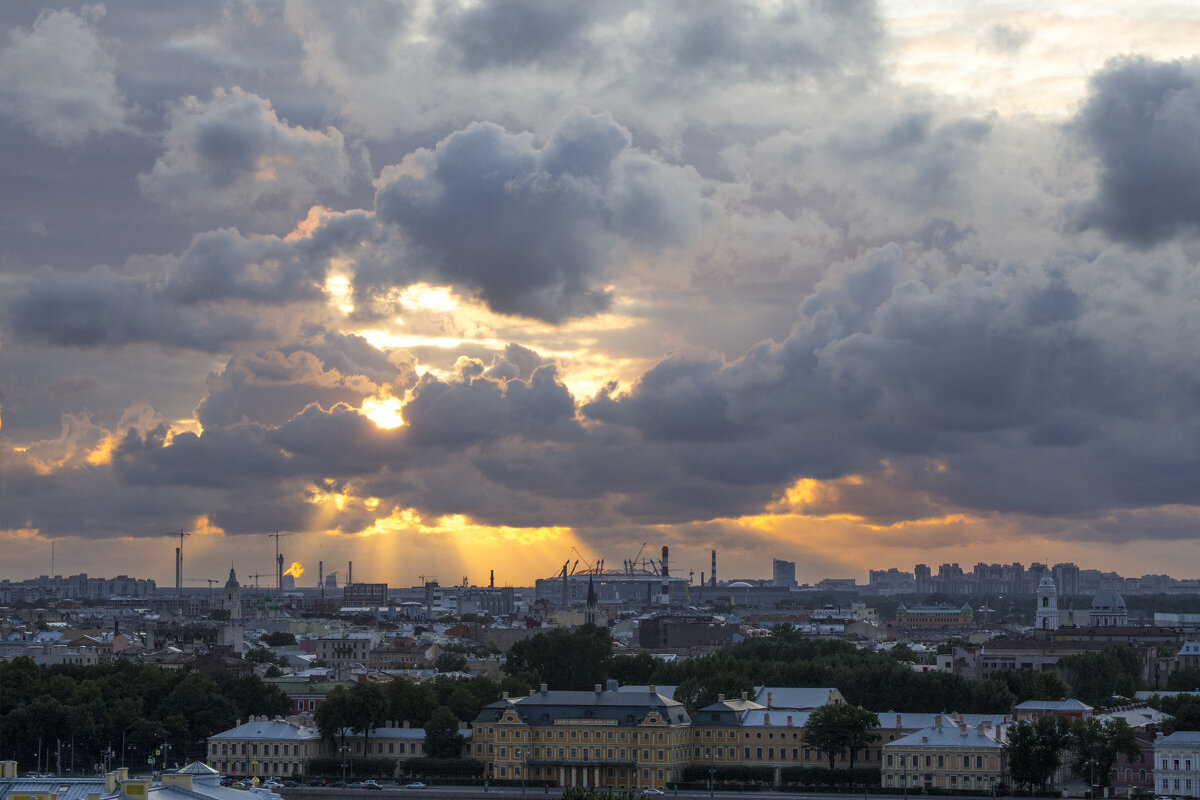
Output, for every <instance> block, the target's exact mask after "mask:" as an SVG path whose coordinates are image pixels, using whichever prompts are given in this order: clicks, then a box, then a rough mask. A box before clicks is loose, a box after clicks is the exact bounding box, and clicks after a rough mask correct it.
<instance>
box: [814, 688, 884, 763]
mask: <svg viewBox="0 0 1200 800" xmlns="http://www.w3.org/2000/svg"><path fill="white" fill-rule="evenodd" d="M878 727H879V717H878V715H876V714H875V712H874V711H867V710H866V709H865V708H859V707H858V706H851V705H845V704H838V705H833V704H829V705H824V706H821V707H820V708H818V709H817V710H816V711H814V712H812V713H811V714H809V715H808V722H806V723H804V742H805V744H807V745H809V746H811V747H813V748H815V749H816V750H817V751H818V752H820V753H824V754H825V757H826V758H828V759H829V769H830V770H832V769H833V768H834V762H836V761H837V758H838V756H840V755H842V753H844V752H846V751H849V759H848V760H849V766H850V768H851V769H853V768H854V758H855V755H856V754H857V752H858V751H859V750H862V749H864V748H865V747H866V746H867V745H868V744H870V743H871V742H873V741H875V740H876V739H878V738H879V735H878V734H876V733H873V732H872V729H873V728H878Z"/></svg>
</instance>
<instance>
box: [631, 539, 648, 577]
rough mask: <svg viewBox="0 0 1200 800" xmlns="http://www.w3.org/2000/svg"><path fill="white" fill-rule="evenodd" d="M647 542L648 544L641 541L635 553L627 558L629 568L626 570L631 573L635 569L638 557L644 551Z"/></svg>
mask: <svg viewBox="0 0 1200 800" xmlns="http://www.w3.org/2000/svg"><path fill="white" fill-rule="evenodd" d="M647 544H649V542H642V546H641V547H639V548H638V551H637V555H636V556H634V557H633V558H631V559H630V560H629V562H628V563H629V569H628V570H627V572H630V573H632V572H633V571H634V570H635V569H637V563H638V559H639V558H641V557H642V553H644V552H645V551H646V545H647Z"/></svg>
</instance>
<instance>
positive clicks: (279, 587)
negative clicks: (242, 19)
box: [267, 531, 295, 592]
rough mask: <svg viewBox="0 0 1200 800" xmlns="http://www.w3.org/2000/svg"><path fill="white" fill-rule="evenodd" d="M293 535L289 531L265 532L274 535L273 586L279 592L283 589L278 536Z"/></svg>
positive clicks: (281, 557)
mask: <svg viewBox="0 0 1200 800" xmlns="http://www.w3.org/2000/svg"><path fill="white" fill-rule="evenodd" d="M294 535H295V534H291V533H280V532H279V531H275V532H274V533H268V534H267V536H273V537H275V588H276V589H277V590H278V591H280V592H282V591H283V556H281V555H279V537H280V536H294Z"/></svg>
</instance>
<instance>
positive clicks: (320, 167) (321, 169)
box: [138, 86, 351, 218]
mask: <svg viewBox="0 0 1200 800" xmlns="http://www.w3.org/2000/svg"><path fill="white" fill-rule="evenodd" d="M167 125H168V128H167V131H166V133H165V134H164V136H163V144H164V152H163V154H162V156H161V157H160V158H159V159H158V160H157V161H156V162H155V163H154V168H153V169H151V170H150V171H149V172H147V173H143V174H141V175H139V176H138V184H139V186H140V187H141V189H142V191H143V192H144V193H145V194H146V195H147V196H148V197H150V198H151V199H153V200H157V201H160V202H164V203H166V204H168V205H169V206H171V207H172V208H173V209H175V210H177V211H184V212H202V213H205V214H208V215H219V216H222V217H225V218H229V217H232V218H239V217H241V216H243V215H245V214H246V213H250V214H252V215H261V214H265V213H267V212H270V211H272V210H279V209H283V210H286V211H288V212H291V213H290V215H291V216H293V217H294V215H295V214H296V213H297V212H299V211H301V210H302V209H304V208H307V206H308V204H309V203H311V202H312V201H313V200H315V199H316V197H317V195H318V193H319V192H321V191H324V190H331V191H335V192H341V193H345V191H346V190H347V188H348V184H349V177H350V171H351V162H350V158H349V157H348V156H347V153H346V144H345V141H344V139H343V138H342V134H341V132H340V131H338V130H337V129H335V128H326V129H325V130H323V131H314V130H308V129H305V128H301V127H298V126H294V125H289V124H288V123H287V122H286V121H284V120H280V119H279V117H278V116H277V115H276V113H275V109H273V108H272V107H271V103H270V101H269V100H267V99H265V98H262V97H259V96H258V95H255V94H253V93H251V92H246V91H243V90H242V89H240V88H238V87H236V86H235V87H234V88H233V89H232V90H230V91H225V90H223V89H217V90H215V91H214V92H213V97H212V99H211V100H210V101H208V102H204V101H201V100H199V99H197V98H195V97H185V98H183V100H182V101H181V102H180V104H179V105H177V106H175V107H174V108H173V109H171V110H170V111H169V112H167Z"/></svg>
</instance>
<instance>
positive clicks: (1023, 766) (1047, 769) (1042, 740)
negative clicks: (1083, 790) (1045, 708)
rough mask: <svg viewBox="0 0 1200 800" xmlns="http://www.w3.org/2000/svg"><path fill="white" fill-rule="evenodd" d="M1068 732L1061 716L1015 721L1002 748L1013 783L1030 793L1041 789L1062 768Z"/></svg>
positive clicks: (1066, 724)
mask: <svg viewBox="0 0 1200 800" xmlns="http://www.w3.org/2000/svg"><path fill="white" fill-rule="evenodd" d="M1069 733H1070V726H1069V724H1068V722H1067V720H1066V719H1064V718H1063V717H1056V716H1053V715H1049V714H1046V715H1043V716H1040V717H1038V718H1037V719H1036V720H1034V721H1032V722H1030V721H1028V720H1022V721H1021V722H1018V723H1017V724H1016V725H1015V726H1014V727H1013V728H1012V730H1011V731H1010V732H1009V736H1008V741H1007V742H1006V743H1005V745H1004V752H1005V755H1006V757H1007V759H1006V760H1007V761H1008V771H1009V774H1010V775H1011V776H1012V779H1013V783H1014V784H1016V785H1018V786H1028V787H1029V789H1030V790H1031V791H1032V790H1033V789H1035V788H1039V787H1042V786H1044V785H1045V784H1046V782H1047V781H1049V780H1050V778H1051V777H1052V776H1053V775H1054V771H1055V770H1056V769H1058V768H1059V767H1060V766H1062V754H1063V748H1064V747H1065V746H1066V745H1067V742H1068V739H1069Z"/></svg>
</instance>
